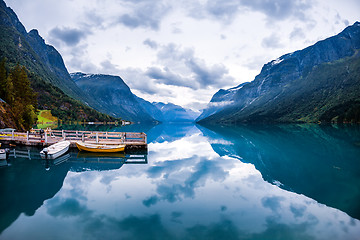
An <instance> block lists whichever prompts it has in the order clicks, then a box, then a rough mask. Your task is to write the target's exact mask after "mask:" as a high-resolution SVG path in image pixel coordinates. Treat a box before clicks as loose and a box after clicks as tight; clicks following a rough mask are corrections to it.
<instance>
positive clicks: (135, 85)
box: [120, 68, 172, 96]
mask: <svg viewBox="0 0 360 240" xmlns="http://www.w3.org/2000/svg"><path fill="white" fill-rule="evenodd" d="M120 72H121V76H122V78H123V79H124V81H125V82H126V84H127V85H129V87H130V88H131V89H132V90H138V91H140V92H142V93H145V94H150V95H154V94H159V95H161V96H171V95H172V92H171V91H169V90H166V89H164V88H160V87H159V86H158V85H157V84H156V82H155V81H154V80H153V79H150V78H149V77H148V76H147V74H146V71H143V70H142V69H140V68H125V69H121V70H120Z"/></svg>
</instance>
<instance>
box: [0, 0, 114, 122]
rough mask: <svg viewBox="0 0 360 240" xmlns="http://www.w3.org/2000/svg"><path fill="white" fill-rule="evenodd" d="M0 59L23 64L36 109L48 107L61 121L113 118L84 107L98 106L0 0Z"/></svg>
mask: <svg viewBox="0 0 360 240" xmlns="http://www.w3.org/2000/svg"><path fill="white" fill-rule="evenodd" d="M3 58H6V59H7V65H8V67H10V68H12V67H14V66H15V65H16V64H20V65H22V66H25V67H26V69H27V71H28V75H29V78H30V81H31V86H32V88H33V89H34V90H35V91H36V92H37V93H38V107H39V108H40V109H52V110H54V112H52V113H53V115H55V116H57V117H59V118H60V119H62V120H67V119H70V120H82V119H87V120H93V121H94V120H110V119H113V118H112V117H109V116H107V115H104V114H101V113H99V112H96V111H95V110H93V109H92V108H90V107H88V106H87V105H92V106H94V107H95V108H96V109H100V107H99V106H98V105H97V103H96V102H94V101H93V100H92V98H91V97H90V96H89V95H87V94H84V93H83V92H82V91H81V90H80V89H79V88H78V87H77V85H76V84H75V83H74V82H73V81H72V80H71V78H70V75H69V73H68V71H67V69H66V67H65V65H64V61H63V59H62V57H61V55H60V54H59V52H58V51H57V50H56V49H55V48H54V47H52V46H50V45H47V44H46V43H45V41H44V39H43V38H42V37H41V36H40V35H39V33H38V31H37V30H31V31H30V32H29V33H27V31H26V29H25V27H24V26H23V25H22V24H21V22H20V21H19V19H18V17H17V16H16V14H15V13H14V11H13V10H12V9H11V8H8V7H7V6H6V4H5V2H4V1H3V0H0V59H3ZM75 99H76V100H75ZM79 101H81V102H82V103H80V102H79Z"/></svg>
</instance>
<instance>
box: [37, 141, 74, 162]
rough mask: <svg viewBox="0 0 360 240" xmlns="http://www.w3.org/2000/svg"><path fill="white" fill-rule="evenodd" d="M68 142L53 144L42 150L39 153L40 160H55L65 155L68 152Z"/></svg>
mask: <svg viewBox="0 0 360 240" xmlns="http://www.w3.org/2000/svg"><path fill="white" fill-rule="evenodd" d="M69 146H70V142H69V141H61V142H58V143H55V144H53V145H51V146H49V147H46V148H44V149H43V150H42V151H41V152H40V156H41V158H45V159H46V158H47V159H55V158H57V157H60V156H61V155H63V154H65V153H66V152H67V151H68V150H69Z"/></svg>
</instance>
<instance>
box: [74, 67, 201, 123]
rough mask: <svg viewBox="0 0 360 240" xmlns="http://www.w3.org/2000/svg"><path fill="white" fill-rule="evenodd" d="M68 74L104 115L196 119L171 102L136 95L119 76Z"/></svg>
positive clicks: (140, 119)
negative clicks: (151, 99) (146, 98)
mask: <svg viewBox="0 0 360 240" xmlns="http://www.w3.org/2000/svg"><path fill="white" fill-rule="evenodd" d="M70 75H71V77H72V79H73V81H74V82H75V83H76V84H77V85H78V87H80V89H82V90H83V91H84V92H85V93H86V94H89V95H91V96H92V97H93V98H94V100H96V102H97V103H98V104H99V105H100V107H101V109H102V110H103V111H104V112H105V113H107V114H110V115H112V116H114V117H122V118H125V119H128V120H131V121H133V122H155V121H158V122H192V121H194V119H195V118H196V116H197V115H196V116H195V115H194V113H193V112H191V111H190V110H185V109H184V108H182V107H180V106H178V105H175V104H172V103H168V104H165V103H158V102H156V103H150V102H148V101H146V100H144V99H142V98H140V97H138V96H136V95H135V94H133V93H132V92H131V90H130V88H129V87H128V85H126V83H125V82H124V81H123V80H122V79H121V78H120V77H118V76H112V75H105V74H85V73H80V72H78V73H72V74H70ZM195 114H196V113H195Z"/></svg>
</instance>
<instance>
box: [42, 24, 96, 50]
mask: <svg viewBox="0 0 360 240" xmlns="http://www.w3.org/2000/svg"><path fill="white" fill-rule="evenodd" d="M90 33H91V32H85V31H82V30H79V29H75V28H68V27H63V28H59V27H55V28H53V29H52V30H51V31H50V33H49V35H50V38H52V39H54V40H55V41H56V40H60V41H62V42H63V43H65V44H66V45H68V46H76V45H78V44H79V43H80V41H81V40H82V39H85V38H86V36H87V35H89V34H90Z"/></svg>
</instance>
